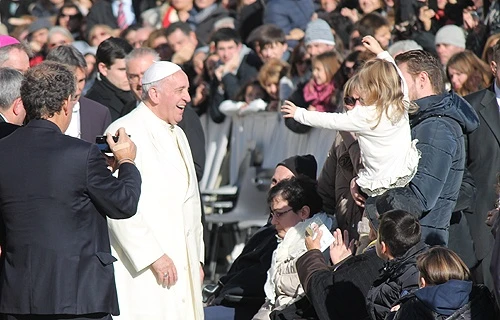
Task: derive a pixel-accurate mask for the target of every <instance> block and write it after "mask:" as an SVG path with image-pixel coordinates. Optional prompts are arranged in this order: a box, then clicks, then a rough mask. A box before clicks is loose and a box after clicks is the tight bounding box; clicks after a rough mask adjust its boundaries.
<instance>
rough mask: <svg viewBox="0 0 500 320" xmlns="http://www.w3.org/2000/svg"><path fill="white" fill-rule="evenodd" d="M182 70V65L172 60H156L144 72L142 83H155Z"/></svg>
mask: <svg viewBox="0 0 500 320" xmlns="http://www.w3.org/2000/svg"><path fill="white" fill-rule="evenodd" d="M180 70H182V69H181V67H179V66H178V65H176V64H175V63H173V62H170V61H155V62H153V64H152V65H151V67H149V68H148V70H146V72H144V76H143V77H142V84H148V83H153V82H156V81H160V80H161V79H164V78H166V77H168V76H171V75H173V74H174V73H176V72H177V71H180Z"/></svg>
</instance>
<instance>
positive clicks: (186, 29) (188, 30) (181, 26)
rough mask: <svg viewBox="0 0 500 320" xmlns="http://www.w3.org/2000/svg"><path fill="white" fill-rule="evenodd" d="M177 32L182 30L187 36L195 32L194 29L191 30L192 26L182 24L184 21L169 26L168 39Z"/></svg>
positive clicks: (166, 33)
mask: <svg viewBox="0 0 500 320" xmlns="http://www.w3.org/2000/svg"><path fill="white" fill-rule="evenodd" d="M176 30H181V31H182V33H184V34H185V35H186V36H189V35H190V34H191V32H193V29H191V26H190V25H189V23H187V22H182V21H177V22H174V23H172V24H171V25H169V26H168V28H167V29H165V36H166V37H168V36H170V35H171V34H172V33H174V32H175V31H176Z"/></svg>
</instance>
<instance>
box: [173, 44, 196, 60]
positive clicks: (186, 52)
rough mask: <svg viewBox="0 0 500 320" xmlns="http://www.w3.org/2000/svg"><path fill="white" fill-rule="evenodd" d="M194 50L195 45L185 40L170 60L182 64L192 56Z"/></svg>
mask: <svg viewBox="0 0 500 320" xmlns="http://www.w3.org/2000/svg"><path fill="white" fill-rule="evenodd" d="M195 50H196V45H195V44H193V43H191V42H187V43H186V44H185V45H183V46H182V48H180V50H179V51H177V52H176V53H175V54H174V55H173V56H172V62H173V63H176V64H184V63H186V62H188V61H190V60H191V58H193V55H194V51H195Z"/></svg>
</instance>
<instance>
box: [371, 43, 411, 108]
mask: <svg viewBox="0 0 500 320" xmlns="http://www.w3.org/2000/svg"><path fill="white" fill-rule="evenodd" d="M362 42H363V46H365V48H366V49H367V50H369V51H370V52H373V53H374V54H376V55H377V58H378V59H383V60H385V61H389V62H390V63H392V64H393V65H394V66H395V67H396V70H397V72H398V74H399V77H400V78H401V88H402V90H403V95H404V100H406V101H410V98H409V96H408V85H407V84H406V80H405V78H404V76H403V74H402V73H401V70H399V68H398V65H397V64H396V61H394V58H393V57H392V56H391V55H390V54H389V52H387V51H384V49H382V47H381V46H380V44H379V43H378V41H377V40H376V39H375V38H374V37H372V36H366V37H363V40H362Z"/></svg>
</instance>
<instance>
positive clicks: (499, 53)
mask: <svg viewBox="0 0 500 320" xmlns="http://www.w3.org/2000/svg"><path fill="white" fill-rule="evenodd" d="M492 59H493V61H495V62H496V63H497V65H499V64H500V42H498V43H497V44H496V45H494V46H493V55H492Z"/></svg>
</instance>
